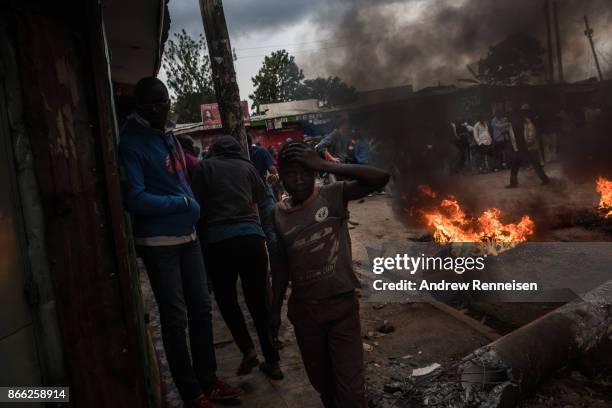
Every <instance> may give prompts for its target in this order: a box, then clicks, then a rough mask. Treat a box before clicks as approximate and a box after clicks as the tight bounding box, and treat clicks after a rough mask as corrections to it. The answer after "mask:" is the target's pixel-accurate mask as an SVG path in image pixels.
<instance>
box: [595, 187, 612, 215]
mask: <svg viewBox="0 0 612 408" xmlns="http://www.w3.org/2000/svg"><path fill="white" fill-rule="evenodd" d="M597 192H598V193H600V194H601V198H600V199H599V206H598V207H597V208H599V209H600V210H601V211H603V213H604V217H605V218H612V181H611V180H606V179H605V178H603V177H600V178H598V179H597Z"/></svg>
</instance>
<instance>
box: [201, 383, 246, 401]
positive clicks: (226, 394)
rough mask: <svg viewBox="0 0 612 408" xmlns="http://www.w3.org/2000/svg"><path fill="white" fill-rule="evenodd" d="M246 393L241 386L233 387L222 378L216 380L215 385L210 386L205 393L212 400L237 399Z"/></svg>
mask: <svg viewBox="0 0 612 408" xmlns="http://www.w3.org/2000/svg"><path fill="white" fill-rule="evenodd" d="M243 393H244V391H242V390H241V389H240V388H235V387H232V386H231V385H229V384H227V383H224V382H223V381H221V380H217V381H215V383H214V384H213V385H211V386H210V387H208V389H207V390H206V391H204V394H205V395H206V396H207V397H208V399H210V400H212V401H224V400H230V399H235V398H238V397H239V396H241V395H242V394H243Z"/></svg>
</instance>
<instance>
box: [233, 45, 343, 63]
mask: <svg viewBox="0 0 612 408" xmlns="http://www.w3.org/2000/svg"><path fill="white" fill-rule="evenodd" d="M347 46H348V45H336V46H333V47H322V48H312V49H308V50H298V51H292V52H291V55H300V54H308V53H313V52H318V51H324V50H331V49H335V48H344V47H347ZM268 55H270V54H257V55H245V56H237V57H236V59H237V60H240V59H245V58H257V57H267V56H268Z"/></svg>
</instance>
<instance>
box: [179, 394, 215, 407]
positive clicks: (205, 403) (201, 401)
mask: <svg viewBox="0 0 612 408" xmlns="http://www.w3.org/2000/svg"><path fill="white" fill-rule="evenodd" d="M184 406H185V408H215V406H214V405H213V403H212V402H210V400H209V399H208V398H206V395H204V394H202V395H200V396H199V397H198V398H195V399H192V400H189V401H185V402H184Z"/></svg>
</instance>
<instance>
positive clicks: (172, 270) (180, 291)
mask: <svg viewBox="0 0 612 408" xmlns="http://www.w3.org/2000/svg"><path fill="white" fill-rule="evenodd" d="M138 253H139V254H140V256H141V257H142V259H143V261H144V264H145V266H146V268H147V272H148V275H149V280H150V282H151V287H152V288H153V293H154V294H155V300H156V301H157V305H158V307H159V314H160V318H161V329H162V337H163V342H164V349H165V350H166V356H167V358H168V364H169V365H170V371H171V372H172V378H173V379H174V383H175V384H176V386H177V388H178V390H179V393H180V394H181V397H182V398H183V399H193V398H196V397H198V396H199V395H200V394H201V393H202V389H206V388H208V387H209V386H210V385H212V384H213V383H214V382H215V381H216V379H217V377H216V371H217V362H216V359H215V349H214V343H213V331H212V314H211V306H210V297H209V295H208V285H207V283H206V273H205V270H204V261H203V259H202V250H201V248H200V243H199V241H193V242H189V243H186V244H180V245H169V246H139V247H138ZM188 326H189V341H190V344H191V357H190V355H189V350H188V348H187V334H186V332H185V329H187V327H188Z"/></svg>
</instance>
